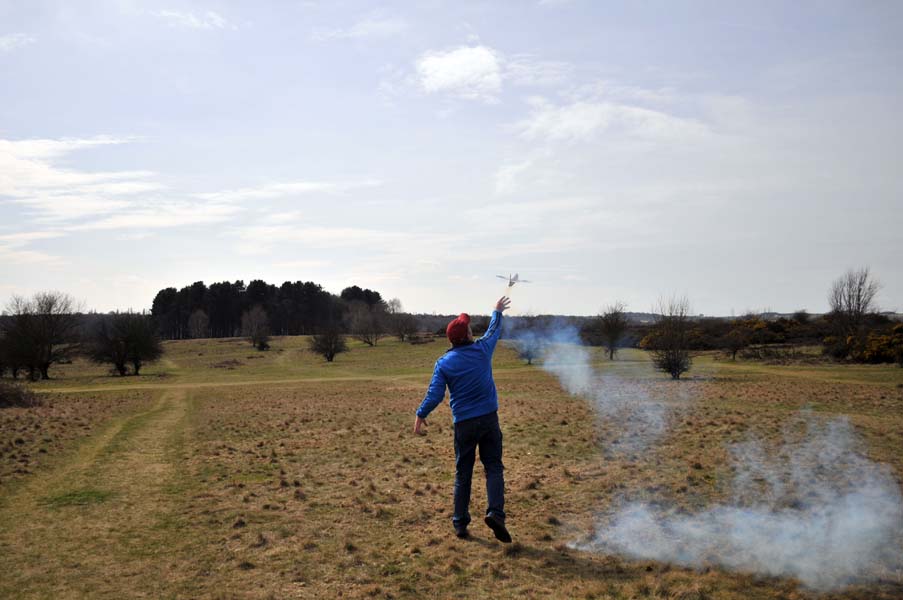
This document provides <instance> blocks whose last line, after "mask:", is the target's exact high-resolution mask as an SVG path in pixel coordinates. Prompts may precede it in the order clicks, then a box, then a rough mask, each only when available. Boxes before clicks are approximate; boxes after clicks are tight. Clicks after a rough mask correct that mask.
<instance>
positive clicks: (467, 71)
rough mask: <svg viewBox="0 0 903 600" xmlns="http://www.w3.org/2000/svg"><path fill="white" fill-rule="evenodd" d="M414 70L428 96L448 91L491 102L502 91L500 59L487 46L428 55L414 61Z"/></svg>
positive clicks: (465, 47)
mask: <svg viewBox="0 0 903 600" xmlns="http://www.w3.org/2000/svg"><path fill="white" fill-rule="evenodd" d="M416 70H417V75H418V79H419V81H420V85H421V87H422V88H423V89H424V90H425V91H426V92H427V93H434V92H448V93H450V94H453V95H455V96H458V97H461V98H466V99H468V100H482V101H484V102H490V103H493V102H497V101H498V96H499V94H500V93H501V91H502V64H501V57H500V56H499V54H498V53H497V52H496V51H495V50H493V49H492V48H489V47H487V46H461V47H460V48H455V49H453V50H448V51H444V52H436V51H431V52H427V53H426V54H424V55H423V56H421V57H420V58H419V59H418V60H417V63H416Z"/></svg>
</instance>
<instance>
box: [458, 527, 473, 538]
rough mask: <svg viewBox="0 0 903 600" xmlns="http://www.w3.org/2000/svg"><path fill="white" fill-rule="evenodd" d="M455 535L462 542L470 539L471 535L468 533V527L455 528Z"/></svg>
mask: <svg viewBox="0 0 903 600" xmlns="http://www.w3.org/2000/svg"><path fill="white" fill-rule="evenodd" d="M455 535H456V536H458V537H459V538H461V539H462V540H466V539H467V538H469V537H470V533H468V531H467V527H466V526H464V527H455Z"/></svg>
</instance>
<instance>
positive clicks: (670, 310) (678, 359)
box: [645, 297, 692, 379]
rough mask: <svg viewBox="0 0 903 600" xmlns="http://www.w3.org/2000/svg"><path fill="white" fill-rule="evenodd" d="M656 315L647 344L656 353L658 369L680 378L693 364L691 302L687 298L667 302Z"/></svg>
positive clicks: (653, 358) (673, 298)
mask: <svg viewBox="0 0 903 600" xmlns="http://www.w3.org/2000/svg"><path fill="white" fill-rule="evenodd" d="M654 312H655V313H656V315H657V320H656V322H655V325H654V326H653V328H652V333H651V334H650V335H649V336H648V338H647V342H646V344H645V345H646V347H648V348H649V349H650V350H651V352H652V362H653V364H654V365H655V368H657V369H658V370H660V371H663V372H665V373H668V374H669V375H671V378H672V379H680V376H681V375H683V374H684V373H686V372H687V371H689V370H690V366H691V364H692V359H691V358H690V351H689V343H688V337H689V336H688V334H689V331H690V301H689V300H688V299H687V298H686V297H679V298H678V297H672V298H670V299H669V300H664V299H663V300H660V301H659V303H658V306H657V307H656V309H655V310H654Z"/></svg>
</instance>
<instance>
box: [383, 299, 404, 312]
mask: <svg viewBox="0 0 903 600" xmlns="http://www.w3.org/2000/svg"><path fill="white" fill-rule="evenodd" d="M401 312H402V308H401V300H399V299H398V298H392V299H391V300H389V301H388V302H386V314H389V315H398V314H401Z"/></svg>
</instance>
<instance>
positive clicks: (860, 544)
mask: <svg viewBox="0 0 903 600" xmlns="http://www.w3.org/2000/svg"><path fill="white" fill-rule="evenodd" d="M533 333H534V334H535V333H536V332H535V330H534V332H533ZM542 336H543V339H544V340H545V343H544V345H543V352H542V355H543V357H544V361H543V368H544V369H545V370H546V371H548V372H549V373H552V374H553V375H555V376H556V377H557V378H558V380H559V382H560V383H561V386H562V387H563V388H564V389H565V390H566V391H568V392H569V393H571V394H576V395H581V396H584V397H586V398H588V399H589V400H590V401H591V403H592V405H593V406H594V408H595V409H596V411H597V413H598V414H599V416H600V418H602V419H603V420H608V421H611V422H612V423H613V424H614V425H615V427H613V428H612V430H615V431H621V432H623V434H622V435H621V436H620V440H618V441H619V442H620V443H619V444H618V446H619V448H620V449H621V450H631V451H641V450H643V449H648V448H649V447H650V446H651V445H653V444H655V443H656V442H657V440H659V439H660V438H661V436H663V435H664V434H665V433H666V432H667V429H668V420H669V415H670V414H671V413H672V412H673V410H674V409H675V408H684V407H686V406H687V401H688V398H687V397H686V395H684V396H682V397H681V396H679V397H678V398H676V400H675V399H666V398H661V397H658V396H656V393H654V392H652V391H651V387H649V386H644V384H643V379H642V377H640V378H637V379H634V378H630V379H626V378H619V377H616V376H613V375H604V374H600V373H597V372H596V371H595V369H594V368H593V365H592V361H591V356H590V353H589V351H588V349H587V348H585V347H583V346H581V345H580V340H579V338H578V336H577V333H576V331H575V330H574V329H573V328H569V327H561V328H556V327H551V328H549V329H548V330H545V331H544V332H543V333H542ZM513 337H514V339H515V340H517V339H518V333H517V332H516V331H515V332H513ZM515 343H517V342H516V341H515ZM649 374H650V373H649V372H647V373H646V374H645V377H648V376H649ZM686 383H689V382H682V383H680V384H675V385H674V386H671V387H672V389H675V388H676V390H681V391H683V392H684V393H685V394H686V393H687V390H688V389H690V388H688V387H687V386H686V385H685V384H686ZM611 443H612V442H611V441H609V444H610V445H611ZM776 446H777V447H774V445H771V446H768V445H766V444H764V443H763V442H762V441H759V440H755V439H751V440H749V441H747V442H745V443H740V444H735V445H734V446H732V447H731V448H730V456H731V470H732V471H733V473H734V476H733V481H732V483H731V484H730V493H729V494H728V499H727V500H726V501H723V502H720V503H718V504H716V505H714V506H711V507H709V508H707V509H705V510H702V511H700V512H697V513H693V514H688V513H687V512H686V511H685V510H682V509H678V508H677V507H676V506H675V505H674V504H673V503H672V502H669V500H668V499H667V498H664V497H663V498H658V499H655V500H654V501H650V500H649V499H646V500H645V501H643V502H634V501H631V499H630V498H629V497H628V498H623V499H622V500H621V501H619V502H618V503H617V504H616V505H615V507H614V509H613V510H612V511H611V512H609V513H608V514H607V515H605V516H603V517H602V518H601V520H600V522H599V524H598V527H597V529H596V533H595V534H594V536H593V537H592V539H590V540H589V541H587V542H585V543H582V544H580V545H579V547H583V548H585V549H589V550H596V551H603V552H611V553H617V554H622V555H625V556H628V557H632V558H641V559H652V560H659V561H665V562H671V563H675V564H679V565H684V566H690V567H702V566H705V565H720V566H722V567H725V568H728V569H733V570H739V571H744V572H752V573H757V574H762V575H769V576H791V577H796V578H798V579H799V580H800V581H801V582H802V583H803V584H805V585H806V586H808V587H810V588H813V589H816V590H830V589H836V588H838V587H842V586H844V585H846V584H849V583H853V582H860V583H861V582H868V581H872V580H874V579H876V578H880V577H882V576H884V575H887V574H888V573H890V572H892V571H893V570H895V569H899V568H901V566H903V563H901V560H900V548H901V540H903V499H901V493H900V485H899V483H898V482H897V480H896V478H895V477H894V475H893V473H892V472H891V471H890V469H889V468H887V467H886V466H883V465H880V464H877V463H875V462H873V461H871V460H869V459H868V458H867V457H866V456H865V454H864V451H863V449H862V448H861V444H860V442H859V441H858V438H857V436H856V433H855V431H854V430H853V428H852V426H851V425H850V423H849V422H848V421H847V420H846V419H845V418H842V417H840V418H833V419H828V420H825V419H821V418H818V417H816V416H815V415H813V414H810V413H808V412H803V413H800V414H799V415H797V416H796V417H794V418H793V419H791V420H790V421H789V422H788V424H787V425H786V427H785V429H784V432H783V440H782V442H781V443H779V444H777V445H776ZM609 447H610V446H609Z"/></svg>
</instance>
